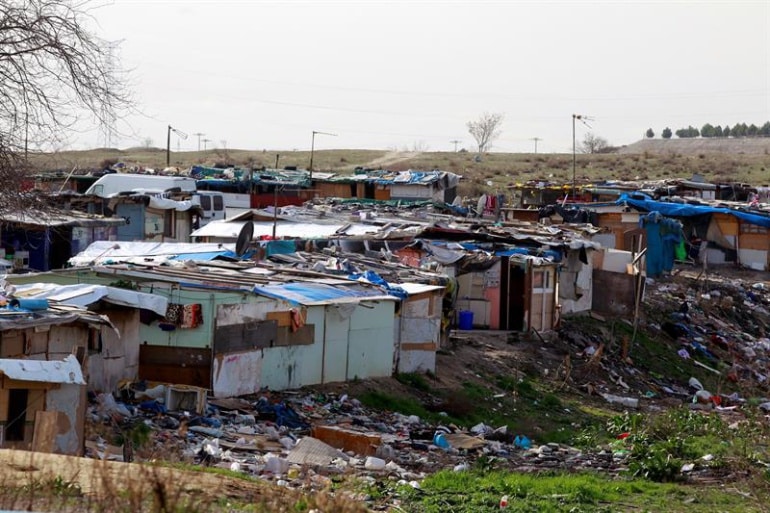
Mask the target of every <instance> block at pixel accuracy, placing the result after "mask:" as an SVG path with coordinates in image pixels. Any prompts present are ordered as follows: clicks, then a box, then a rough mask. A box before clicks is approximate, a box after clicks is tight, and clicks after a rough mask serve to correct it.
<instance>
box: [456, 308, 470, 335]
mask: <svg viewBox="0 0 770 513" xmlns="http://www.w3.org/2000/svg"><path fill="white" fill-rule="evenodd" d="M459 325H460V329H461V330H472V329H473V312H471V311H470V310H460V322H459Z"/></svg>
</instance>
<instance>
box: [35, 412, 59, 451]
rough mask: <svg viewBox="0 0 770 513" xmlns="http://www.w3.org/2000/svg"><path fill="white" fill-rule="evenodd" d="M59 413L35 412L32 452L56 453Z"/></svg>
mask: <svg viewBox="0 0 770 513" xmlns="http://www.w3.org/2000/svg"><path fill="white" fill-rule="evenodd" d="M59 414H60V412H58V411H37V412H35V431H34V433H33V434H32V450H33V451H35V452H48V453H52V452H54V441H55V440H56V435H57V434H58V431H59Z"/></svg>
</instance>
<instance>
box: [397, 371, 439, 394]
mask: <svg viewBox="0 0 770 513" xmlns="http://www.w3.org/2000/svg"><path fill="white" fill-rule="evenodd" d="M394 377H395V378H396V381H398V382H399V383H402V384H404V385H407V386H410V387H412V388H414V389H416V390H420V391H421V392H430V384H429V383H428V380H427V376H426V375H425V374H420V373H417V372H399V373H396V375H395V376H394Z"/></svg>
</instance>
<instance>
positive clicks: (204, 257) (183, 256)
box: [169, 250, 240, 262]
mask: <svg viewBox="0 0 770 513" xmlns="http://www.w3.org/2000/svg"><path fill="white" fill-rule="evenodd" d="M217 257H224V258H232V259H233V260H240V257H239V256H238V255H236V254H235V252H234V251H229V250H223V251H209V252H207V253H179V254H178V255H174V256H173V257H170V258H169V260H200V261H204V262H207V261H209V260H215V259H216V258H217Z"/></svg>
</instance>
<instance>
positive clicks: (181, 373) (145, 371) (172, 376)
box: [139, 344, 211, 388]
mask: <svg viewBox="0 0 770 513" xmlns="http://www.w3.org/2000/svg"><path fill="white" fill-rule="evenodd" d="M139 379H146V380H148V381H160V382H163V383H177V384H180V385H193V386H196V387H202V388H210V387H211V350H210V349H199V348H194V347H167V346H151V345H147V344H144V345H141V346H140V347H139Z"/></svg>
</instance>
